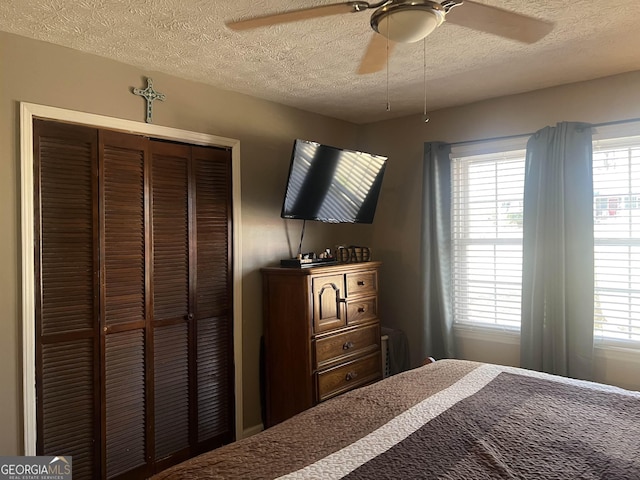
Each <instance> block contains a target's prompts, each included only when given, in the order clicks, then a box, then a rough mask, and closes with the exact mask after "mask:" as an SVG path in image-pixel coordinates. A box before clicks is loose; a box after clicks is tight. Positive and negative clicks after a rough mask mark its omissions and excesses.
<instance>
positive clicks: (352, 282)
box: [347, 270, 378, 298]
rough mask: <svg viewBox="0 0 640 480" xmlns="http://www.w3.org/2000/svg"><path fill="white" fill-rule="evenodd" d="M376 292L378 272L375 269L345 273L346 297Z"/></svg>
mask: <svg viewBox="0 0 640 480" xmlns="http://www.w3.org/2000/svg"><path fill="white" fill-rule="evenodd" d="M377 292H378V274H377V272H376V271H375V270H366V271H364V272H356V273H347V298H348V297H352V296H354V295H366V294H370V295H375V294H376V293H377Z"/></svg>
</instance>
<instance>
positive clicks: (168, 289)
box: [152, 144, 189, 320]
mask: <svg viewBox="0 0 640 480" xmlns="http://www.w3.org/2000/svg"><path fill="white" fill-rule="evenodd" d="M161 147H165V148H167V146H166V145H165V144H159V145H156V146H155V148H156V149H159V148H161ZM168 147H174V148H173V149H175V150H177V151H176V152H175V153H176V154H178V153H182V156H177V155H176V156H168V155H159V154H156V153H155V151H152V165H153V167H152V178H153V260H154V261H153V297H154V302H153V318H154V320H160V319H171V318H181V319H184V318H186V315H187V314H188V313H189V218H188V212H189V210H188V168H187V165H188V164H187V162H188V159H189V148H188V147H186V146H182V145H176V146H173V145H169V146H168Z"/></svg>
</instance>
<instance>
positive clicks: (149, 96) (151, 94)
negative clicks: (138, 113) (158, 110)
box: [133, 77, 166, 123]
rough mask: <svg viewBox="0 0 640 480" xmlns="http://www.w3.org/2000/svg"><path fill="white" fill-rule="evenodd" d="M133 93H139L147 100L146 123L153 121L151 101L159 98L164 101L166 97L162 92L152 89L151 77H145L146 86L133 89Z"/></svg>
mask: <svg viewBox="0 0 640 480" xmlns="http://www.w3.org/2000/svg"><path fill="white" fill-rule="evenodd" d="M133 93H134V95H140V96H141V97H143V98H144V99H145V100H146V101H147V123H153V101H154V100H160V101H161V102H164V99H165V98H166V97H165V95H164V93H160V92H156V91H155V90H154V89H153V79H151V78H150V77H147V88H145V89H144V90H142V89H140V88H134V89H133Z"/></svg>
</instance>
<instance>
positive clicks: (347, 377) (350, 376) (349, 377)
mask: <svg viewBox="0 0 640 480" xmlns="http://www.w3.org/2000/svg"><path fill="white" fill-rule="evenodd" d="M357 376H358V372H349V373H347V374H346V375H345V377H344V379H345V380H346V381H347V382H348V381H350V380H353V379H354V378H356V377H357Z"/></svg>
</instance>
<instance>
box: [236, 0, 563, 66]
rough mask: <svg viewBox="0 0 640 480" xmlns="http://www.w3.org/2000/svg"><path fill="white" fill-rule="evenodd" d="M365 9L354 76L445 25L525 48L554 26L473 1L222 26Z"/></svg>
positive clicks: (409, 0)
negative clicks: (369, 31)
mask: <svg viewBox="0 0 640 480" xmlns="http://www.w3.org/2000/svg"><path fill="white" fill-rule="evenodd" d="M454 7H457V8H455V9H454ZM369 9H374V12H373V14H372V15H371V22H370V23H371V28H373V30H375V32H376V33H374V35H373V37H372V38H371V41H370V42H369V46H368V47H367V50H366V52H365V54H364V56H363V58H362V61H361V62H360V67H359V68H358V73H359V74H366V73H374V72H377V71H379V70H382V69H383V68H384V66H385V65H386V60H387V58H388V55H389V53H390V52H391V49H392V48H393V47H394V45H395V44H396V43H412V42H417V41H419V40H422V39H423V38H425V37H426V36H427V35H429V34H430V33H431V32H433V31H434V30H435V29H436V28H437V27H439V26H440V25H442V23H443V22H444V21H445V20H446V21H447V22H448V23H452V24H454V25H461V26H463V27H468V28H472V29H474V30H479V31H481V32H487V33H492V34H494V35H499V36H501V37H505V38H509V39H512V40H516V41H519V42H524V43H534V42H536V41H538V40H540V39H541V38H542V37H544V36H545V35H547V34H548V33H549V32H550V31H551V29H552V28H553V23H550V22H547V21H544V20H540V19H537V18H533V17H530V16H527V15H522V14H519V13H515V12H511V11H509V10H504V9H502V8H498V7H492V6H490V5H485V4H483V3H478V2H474V1H472V0H464V1H462V0H442V2H435V1H431V0H384V1H381V2H379V3H372V4H370V3H368V2H362V1H352V2H344V3H335V4H330V5H321V6H318V7H311V8H303V9H298V10H291V11H288V12H282V13H275V14H271V15H263V16H257V17H253V18H249V19H245V20H238V21H232V22H227V23H226V25H227V27H229V28H230V29H232V30H238V31H240V30H250V29H253V28H259V27H265V26H269V25H277V24H281V23H289V22H297V21H301V20H308V19H311V18H318V17H327V16H331V15H339V14H343V13H358V12H363V11H365V10H369Z"/></svg>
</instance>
